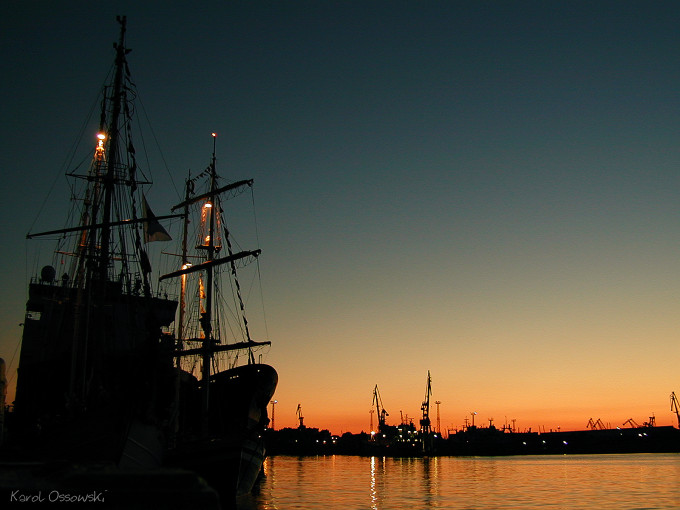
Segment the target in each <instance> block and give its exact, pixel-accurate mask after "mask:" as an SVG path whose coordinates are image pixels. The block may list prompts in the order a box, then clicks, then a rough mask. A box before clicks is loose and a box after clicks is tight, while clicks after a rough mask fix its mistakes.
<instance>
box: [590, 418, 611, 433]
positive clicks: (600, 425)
mask: <svg viewBox="0 0 680 510" xmlns="http://www.w3.org/2000/svg"><path fill="white" fill-rule="evenodd" d="M586 427H588V428H589V429H591V430H595V429H599V430H605V429H606V428H607V427H606V426H605V425H604V423H602V420H601V419H600V418H598V419H597V421H593V419H592V418H591V419H590V420H588V424H587V425H586Z"/></svg>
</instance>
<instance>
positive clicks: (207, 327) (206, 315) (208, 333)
mask: <svg viewBox="0 0 680 510" xmlns="http://www.w3.org/2000/svg"><path fill="white" fill-rule="evenodd" d="M212 136H213V152H212V158H211V160H210V167H209V171H210V193H211V194H214V193H215V189H216V184H217V173H216V170H215V162H216V158H215V146H216V141H217V135H216V134H215V133H213V134H212ZM204 207H206V208H208V209H209V211H208V214H209V215H210V218H209V219H208V235H207V239H205V240H206V241H208V244H207V246H205V249H206V250H207V253H208V255H207V257H206V262H208V263H210V262H212V261H213V259H214V255H215V214H217V213H219V207H216V199H215V196H214V195H212V197H211V198H210V199H209V200H208V201H207V202H206V203H205V205H204ZM206 276H207V289H206V297H205V312H203V313H202V314H201V327H202V328H203V333H204V334H205V340H204V342H203V373H202V380H203V399H202V410H203V426H204V427H207V425H208V411H209V402H210V362H211V361H212V355H213V336H212V323H211V322H212V301H213V278H214V269H213V264H208V266H207V268H206Z"/></svg>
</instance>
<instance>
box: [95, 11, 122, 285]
mask: <svg viewBox="0 0 680 510" xmlns="http://www.w3.org/2000/svg"><path fill="white" fill-rule="evenodd" d="M116 20H117V21H118V23H120V38H119V40H118V44H114V48H115V49H116V70H115V77H114V81H113V96H112V98H111V99H112V101H113V105H112V112H111V122H110V123H109V129H108V131H109V132H108V140H109V150H108V161H107V169H106V175H105V176H104V210H103V211H102V223H103V224H104V227H103V228H102V234H101V246H100V251H99V267H98V269H97V270H98V273H99V275H98V276H99V280H100V281H102V282H103V281H106V278H107V271H108V267H109V259H110V255H109V245H110V243H111V229H110V228H109V226H108V224H109V223H110V221H111V203H112V200H113V191H114V182H115V170H116V166H117V164H118V138H119V133H118V124H119V118H120V113H121V100H122V98H121V94H122V91H123V68H124V67H125V55H126V54H127V53H128V51H127V49H126V48H125V25H126V18H125V16H118V17H116Z"/></svg>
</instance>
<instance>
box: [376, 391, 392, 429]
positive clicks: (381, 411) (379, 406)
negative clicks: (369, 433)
mask: <svg viewBox="0 0 680 510" xmlns="http://www.w3.org/2000/svg"><path fill="white" fill-rule="evenodd" d="M373 404H374V405H375V410H376V412H377V413H378V431H380V430H381V429H382V428H383V427H384V426H385V419H386V418H387V417H388V416H389V415H390V414H389V413H388V412H387V411H385V406H384V405H383V403H382V398H381V397H380V390H378V385H377V384H376V385H375V388H373Z"/></svg>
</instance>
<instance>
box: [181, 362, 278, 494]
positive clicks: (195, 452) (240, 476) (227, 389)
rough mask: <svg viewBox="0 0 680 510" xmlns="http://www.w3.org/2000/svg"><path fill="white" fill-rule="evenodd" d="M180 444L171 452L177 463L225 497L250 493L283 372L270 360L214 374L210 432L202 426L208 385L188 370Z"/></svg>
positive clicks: (185, 379)
mask: <svg viewBox="0 0 680 510" xmlns="http://www.w3.org/2000/svg"><path fill="white" fill-rule="evenodd" d="M182 375H183V377H182V382H181V388H180V427H179V434H178V438H177V444H176V446H175V447H174V448H172V449H171V450H170V451H169V452H168V462H169V464H171V465H174V466H177V467H181V468H183V469H189V470H192V471H195V472H196V473H198V474H199V475H201V476H202V477H203V478H204V479H205V480H206V481H207V482H208V483H209V484H210V486H211V487H212V488H213V489H215V490H217V491H218V492H219V493H220V495H221V496H222V497H224V498H232V497H235V496H241V495H243V494H247V493H249V492H250V491H251V490H252V488H253V486H254V484H255V482H256V480H257V478H258V476H259V474H260V471H261V469H262V464H263V462H264V459H265V456H266V451H265V446H264V439H263V434H264V430H265V428H266V427H267V425H268V423H269V418H268V416H267V405H268V404H269V401H270V400H271V398H272V397H273V395H274V391H275V389H276V384H277V382H278V374H277V373H276V370H274V368H272V367H271V366H269V365H263V364H251V365H244V366H240V367H235V368H232V369H229V370H225V371H223V372H220V373H218V374H215V375H213V376H212V377H211V379H210V407H209V409H210V412H209V415H208V419H207V422H208V432H207V433H205V432H202V431H201V427H203V426H204V425H203V420H202V418H201V410H200V402H201V399H200V396H201V392H202V389H203V388H202V386H201V385H200V384H199V383H198V382H197V381H196V380H195V379H194V378H193V377H191V376H188V374H186V373H184V374H182Z"/></svg>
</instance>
